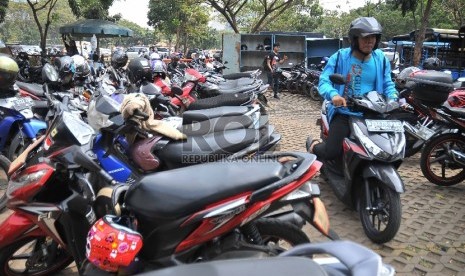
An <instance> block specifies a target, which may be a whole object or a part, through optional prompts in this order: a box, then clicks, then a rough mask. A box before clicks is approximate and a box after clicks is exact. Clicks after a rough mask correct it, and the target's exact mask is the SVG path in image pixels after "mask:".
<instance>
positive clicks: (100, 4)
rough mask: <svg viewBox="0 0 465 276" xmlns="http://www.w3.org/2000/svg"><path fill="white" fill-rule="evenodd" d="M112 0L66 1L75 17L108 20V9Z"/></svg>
mask: <svg viewBox="0 0 465 276" xmlns="http://www.w3.org/2000/svg"><path fill="white" fill-rule="evenodd" d="M113 1H114V0H68V3H69V6H70V8H71V11H72V12H73V14H74V15H75V16H76V17H78V18H79V17H83V18H86V19H109V15H108V9H109V8H110V7H111V5H112V4H113Z"/></svg>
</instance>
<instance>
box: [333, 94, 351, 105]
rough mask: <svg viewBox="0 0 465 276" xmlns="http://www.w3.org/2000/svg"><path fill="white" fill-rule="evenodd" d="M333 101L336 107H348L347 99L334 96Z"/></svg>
mask: <svg viewBox="0 0 465 276" xmlns="http://www.w3.org/2000/svg"><path fill="white" fill-rule="evenodd" d="M331 101H332V102H333V105H334V106H336V107H341V106H347V102H346V99H344V98H343V97H341V96H340V95H336V96H334V97H333V98H332V99H331Z"/></svg>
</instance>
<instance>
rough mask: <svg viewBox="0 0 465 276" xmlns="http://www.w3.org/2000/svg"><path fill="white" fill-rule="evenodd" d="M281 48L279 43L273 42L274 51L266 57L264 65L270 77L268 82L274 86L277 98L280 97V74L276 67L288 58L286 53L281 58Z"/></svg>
mask: <svg viewBox="0 0 465 276" xmlns="http://www.w3.org/2000/svg"><path fill="white" fill-rule="evenodd" d="M279 48H280V45H279V43H275V44H273V51H272V52H271V53H270V54H269V55H268V56H267V57H266V64H265V66H264V70H265V71H266V74H267V77H268V84H269V85H270V86H271V87H273V94H274V98H275V99H279V95H278V91H279V90H278V89H279V76H278V75H277V74H276V69H277V68H278V63H279V64H283V62H284V61H285V60H287V56H286V55H284V56H283V58H281V56H280V54H279Z"/></svg>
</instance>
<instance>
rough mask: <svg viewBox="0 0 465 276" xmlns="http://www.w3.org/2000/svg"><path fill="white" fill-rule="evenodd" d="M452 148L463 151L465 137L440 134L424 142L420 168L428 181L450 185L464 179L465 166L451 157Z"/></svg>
mask: <svg viewBox="0 0 465 276" xmlns="http://www.w3.org/2000/svg"><path fill="white" fill-rule="evenodd" d="M452 150H455V151H458V152H460V153H464V152H465V138H464V137H463V136H462V135H461V134H458V133H447V134H442V135H439V136H436V137H433V138H432V139H430V140H429V141H428V142H427V143H426V145H425V147H424V148H423V150H422V152H421V159H420V168H421V172H422V173H423V175H424V176H425V177H426V179H428V181H430V182H431V183H433V184H436V185H439V186H451V185H455V184H458V183H460V182H462V181H463V180H465V167H464V166H463V165H461V164H459V163H457V162H456V161H455V160H454V159H453V157H452V156H451V151H452Z"/></svg>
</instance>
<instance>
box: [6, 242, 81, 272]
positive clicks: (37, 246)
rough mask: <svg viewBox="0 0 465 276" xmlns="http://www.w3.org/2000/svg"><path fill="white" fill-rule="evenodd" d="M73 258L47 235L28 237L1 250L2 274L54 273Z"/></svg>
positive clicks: (63, 267) (64, 266)
mask: <svg viewBox="0 0 465 276" xmlns="http://www.w3.org/2000/svg"><path fill="white" fill-rule="evenodd" d="M72 262H73V258H72V257H71V256H70V255H69V254H68V253H67V252H66V251H65V250H64V249H63V248H62V247H60V246H59V245H58V244H57V243H56V242H55V241H53V240H52V239H50V238H47V237H27V238H23V239H21V240H18V241H16V242H14V243H12V244H11V245H9V246H7V247H4V248H3V249H1V250H0V274H1V275H4V276H25V275H28V276H42V275H53V274H55V273H57V272H59V271H61V270H63V269H65V268H66V267H67V266H68V265H70V264H71V263H72Z"/></svg>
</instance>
